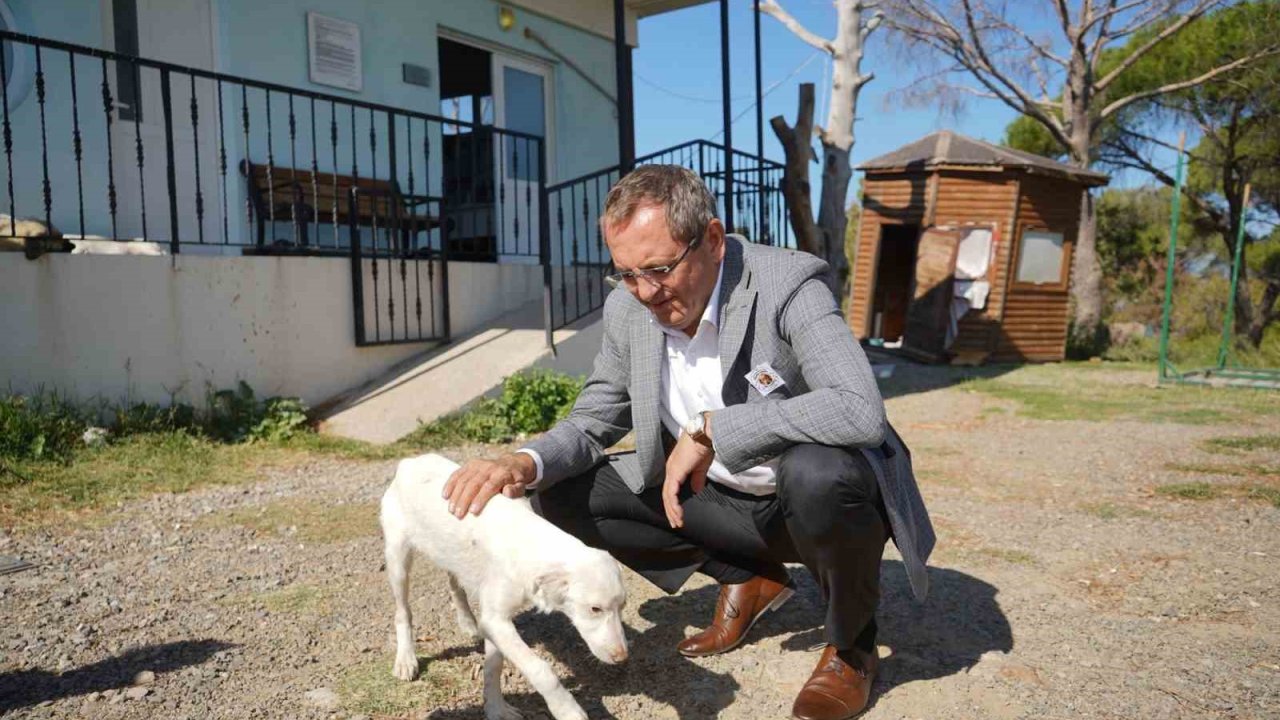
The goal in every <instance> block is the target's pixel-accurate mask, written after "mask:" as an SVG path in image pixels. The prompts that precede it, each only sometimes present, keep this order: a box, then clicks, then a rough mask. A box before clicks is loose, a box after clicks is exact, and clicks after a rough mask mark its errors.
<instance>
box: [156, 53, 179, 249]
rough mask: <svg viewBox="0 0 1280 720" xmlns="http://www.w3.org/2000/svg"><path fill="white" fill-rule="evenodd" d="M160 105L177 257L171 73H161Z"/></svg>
mask: <svg viewBox="0 0 1280 720" xmlns="http://www.w3.org/2000/svg"><path fill="white" fill-rule="evenodd" d="M160 104H161V107H162V108H163V110H164V153H165V158H166V159H167V161H168V164H167V166H166V168H165V184H166V185H167V186H168V189H169V252H170V253H171V254H173V255H177V254H178V251H179V248H180V247H181V245H180V244H179V239H178V174H177V169H176V166H175V164H174V158H173V96H172V91H171V90H170V88H169V71H168V70H161V71H160Z"/></svg>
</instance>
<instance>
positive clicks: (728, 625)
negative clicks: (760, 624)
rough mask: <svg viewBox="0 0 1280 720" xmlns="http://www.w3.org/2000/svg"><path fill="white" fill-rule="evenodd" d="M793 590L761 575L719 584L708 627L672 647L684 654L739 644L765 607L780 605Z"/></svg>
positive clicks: (713, 652)
mask: <svg viewBox="0 0 1280 720" xmlns="http://www.w3.org/2000/svg"><path fill="white" fill-rule="evenodd" d="M795 592H796V591H795V589H794V588H793V587H792V586H791V583H790V582H788V583H787V584H786V585H783V584H781V583H777V582H774V581H772V580H770V579H768V578H766V577H761V576H757V577H754V578H752V579H750V580H748V581H746V582H744V583H738V584H736V585H721V586H720V599H719V600H717V601H716V616H715V618H714V619H713V620H712V621H711V627H709V628H707V629H706V630H703V631H702V632H700V633H698V634H697V635H694V636H693V637H688V638H685V639H684V640H681V641H680V644H679V645H676V650H678V651H679V652H680V654H681V655H684V656H685V657H706V656H707V655H716V654H719V653H722V652H728V651H730V650H732V649H734V648H736V647H738V646H739V645H741V644H742V641H743V640H744V639H746V637H747V632H748V631H749V630H751V626H752V625H755V624H756V621H757V620H759V619H760V616H761V615H763V614H764V613H765V611H766V610H777V609H778V608H780V607H782V605H783V603H785V602H786V601H787V600H790V599H791V596H792V595H794V594H795Z"/></svg>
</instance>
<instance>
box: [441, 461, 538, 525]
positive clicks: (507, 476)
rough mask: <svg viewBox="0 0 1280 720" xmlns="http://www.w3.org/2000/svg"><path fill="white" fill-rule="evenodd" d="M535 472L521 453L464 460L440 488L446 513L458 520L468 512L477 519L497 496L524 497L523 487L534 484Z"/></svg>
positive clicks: (535, 469)
mask: <svg viewBox="0 0 1280 720" xmlns="http://www.w3.org/2000/svg"><path fill="white" fill-rule="evenodd" d="M537 472H538V470H537V467H536V466H535V465H534V463H533V458H531V457H529V456H528V455H527V454H525V453H509V454H507V455H503V456H501V457H498V458H494V459H492V460H483V459H481V460H468V461H467V464H466V465H463V466H462V467H460V468H458V469H457V470H456V471H455V472H454V473H453V475H450V476H449V481H448V482H446V483H445V484H444V493H443V495H444V499H445V500H448V501H449V512H451V513H453V515H454V516H455V517H457V518H459V519H461V518H463V517H464V516H466V514H467V513H468V512H470V513H471V514H472V515H479V514H480V511H481V510H484V506H485V505H486V504H487V503H488V502H489V499H490V498H492V497H493V496H494V495H497V494H498V493H502V494H503V495H506V496H507V497H510V498H518V497H520V496H522V495H524V489H525V486H527V485H528V484H529V483H531V482H533V481H534V479H535V478H536V476H537Z"/></svg>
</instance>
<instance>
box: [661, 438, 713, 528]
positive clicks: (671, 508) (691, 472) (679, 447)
mask: <svg viewBox="0 0 1280 720" xmlns="http://www.w3.org/2000/svg"><path fill="white" fill-rule="evenodd" d="M715 459H716V453H715V451H714V450H712V449H711V448H709V447H707V446H705V445H702V444H701V443H698V442H697V441H695V440H694V439H693V438H691V437H689V436H688V435H686V434H684V433H680V439H679V440H677V441H676V446H675V448H674V449H672V450H671V455H670V457H668V458H667V478H666V480H664V481H663V483H662V506H663V508H664V509H665V510H666V511H667V522H669V523H671V527H673V528H679V527H683V526H684V509H683V508H681V507H680V498H679V494H680V486H681V485H683V484H684V483H685V481H686V480H688V481H689V486H690V487H691V488H693V491H694V492H695V493H700V492H702V488H704V487H706V485H707V470H708V468H710V467H711V463H712V462H713V461H714V460H715Z"/></svg>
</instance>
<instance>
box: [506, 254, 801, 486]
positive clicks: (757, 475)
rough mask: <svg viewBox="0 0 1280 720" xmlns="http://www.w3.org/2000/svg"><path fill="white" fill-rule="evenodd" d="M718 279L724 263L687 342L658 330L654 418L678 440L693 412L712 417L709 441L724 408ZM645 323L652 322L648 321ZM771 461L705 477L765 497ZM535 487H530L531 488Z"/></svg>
mask: <svg viewBox="0 0 1280 720" xmlns="http://www.w3.org/2000/svg"><path fill="white" fill-rule="evenodd" d="M723 280H724V263H723V262H721V264H720V271H719V274H718V276H717V278H716V286H715V289H714V290H712V291H711V301H710V302H708V303H707V309H706V310H704V311H703V313H702V318H701V319H700V320H699V321H698V329H697V331H696V332H695V333H694V335H693V337H689V336H688V335H686V334H685V333H684V331H683V330H677V329H673V328H667V327H663V328H662V332H663V335H664V336H665V339H666V342H665V344H664V350H663V351H664V353H665V354H666V357H665V358H664V359H665V362H664V363H663V364H662V389H661V391H660V397H661V398H662V406H661V407H660V408H659V413H658V415H659V418H660V419H661V421H662V426H663V427H664V428H666V430H667V432H669V433H671V436H672V437H675V438H678V437H680V434H681V432H682V431H683V430H682V429H683V427H684V424H685V423H686V422H688V421H689V418H691V417H693V415H694V413H699V412H702V411H704V410H710V411H712V412H713V415H712V421H711V437H712V442H713V444H714V440H715V432H716V429H715V418H714V411H716V410H720V409H723V408H724V398H723V397H722V396H721V391H722V389H723V386H724V383H723V381H722V380H721V378H720V327H719V319H720V284H721V283H722V282H723ZM649 322H653V323H656V322H657V320H656V319H654V318H653V316H650V317H649ZM518 452H522V453H526V454H528V455H530V456H532V457H533V462H534V465H535V466H537V471H538V475H537V478H538V480H541V479H542V458H541V457H540V456H539V455H538V453H537V452H536V451H534V450H531V449H529V448H521V449H520V450H519V451H518ZM776 467H777V460H770V461H769V462H766V463H764V464H762V465H757V466H755V467H753V468H749V469H747V470H744V471H742V472H740V473H737V474H736V475H735V474H733V473H730V472H729V471H728V469H726V468H725V466H724V465H723V464H721V462H720V461H719V460H716V461H713V462H712V463H711V467H710V469H708V470H707V478H708V479H709V480H712V481H714V482H718V483H720V484H721V485H724V486H726V487H730V488H733V489H735V490H740V491H742V492H746V493H750V494H752V495H769V494H771V493H773V492H774V489H775V485H776V481H775V476H776ZM536 484H537V483H536V482H535V483H534V485H536Z"/></svg>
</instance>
